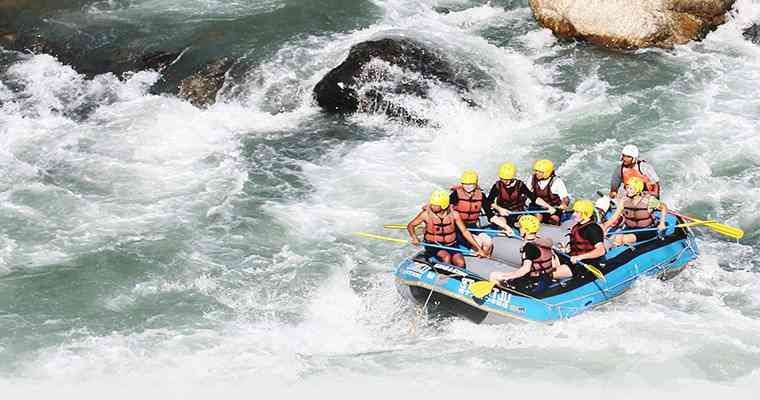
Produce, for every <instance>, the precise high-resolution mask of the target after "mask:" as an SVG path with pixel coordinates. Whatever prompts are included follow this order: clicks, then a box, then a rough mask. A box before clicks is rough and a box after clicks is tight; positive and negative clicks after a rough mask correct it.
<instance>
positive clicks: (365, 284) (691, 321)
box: [0, 0, 760, 398]
mask: <svg viewBox="0 0 760 400" xmlns="http://www.w3.org/2000/svg"><path fill="white" fill-rule="evenodd" d="M49 3H51V4H47V5H46V7H44V8H41V9H37V10H32V11H26V12H25V13H23V14H22V15H20V16H19V17H18V18H19V20H17V21H20V20H22V19H23V20H24V21H29V22H28V23H29V24H37V25H38V26H39V29H40V30H42V31H44V32H54V33H56V34H57V35H60V36H59V37H65V38H67V40H70V41H71V42H72V43H74V44H76V45H79V46H84V47H87V46H89V48H92V49H95V50H93V51H101V52H103V53H106V52H108V51H110V50H111V49H113V48H122V47H134V48H145V49H147V50H151V51H152V50H157V49H184V48H189V50H188V54H187V57H185V58H183V59H182V60H183V61H182V62H183V63H186V64H184V65H183V66H182V68H186V69H187V70H188V71H189V70H192V69H194V68H195V67H197V66H198V65H202V64H204V63H205V62H206V61H207V60H209V59H211V58H213V57H217V56H221V55H232V56H236V57H242V60H243V61H242V62H241V64H240V67H239V68H241V69H242V71H241V72H240V73H238V74H236V76H235V77H234V79H232V80H231V81H228V82H227V85H226V86H225V88H224V89H223V91H222V92H221V94H220V98H219V102H217V104H216V105H214V106H212V107H210V108H209V109H207V110H199V109H196V108H194V107H192V106H191V105H190V104H189V103H187V102H186V101H183V100H180V99H178V98H176V97H174V96H172V95H153V94H150V88H151V86H153V85H160V84H161V82H160V76H159V75H158V74H156V73H155V72H151V71H140V72H137V73H135V74H133V75H130V76H125V77H115V76H113V75H108V74H105V75H100V76H97V77H94V78H92V79H88V78H86V77H85V76H83V75H80V74H78V73H77V72H75V71H74V70H72V69H71V68H70V67H68V66H66V65H63V64H61V63H59V62H58V61H56V60H55V59H53V58H52V57H50V56H46V55H38V56H32V55H22V54H11V53H4V54H3V55H2V57H1V58H0V59H2V60H3V65H2V69H3V71H4V72H3V74H2V85H0V390H2V391H4V392H7V393H11V394H19V395H21V394H29V393H33V394H37V395H39V396H43V395H50V394H51V393H57V394H63V395H64V396H73V395H80V394H86V395H89V396H92V397H94V396H102V395H108V396H112V397H113V396H117V397H118V396H123V397H133V396H134V395H135V394H137V395H141V394H142V395H145V396H148V397H151V398H153V397H159V396H161V397H165V396H172V395H174V396H180V395H181V396H183V398H195V397H205V396H207V395H209V394H227V395H232V396H243V395H249V394H250V393H252V392H255V393H261V392H260V391H262V390H264V391H265V392H266V393H269V392H270V391H272V390H276V391H278V392H282V393H284V394H286V395H292V396H295V395H302V394H309V393H314V392H315V391H318V392H322V393H331V395H334V396H336V397H348V396H349V395H350V394H351V393H365V394H368V395H369V396H370V397H382V396H387V395H404V394H407V395H408V394H423V395H424V394H427V395H443V396H444V397H453V396H457V397H461V396H470V397H472V396H491V395H494V393H498V394H500V395H506V393H507V392H508V390H509V389H510V388H511V390H513V391H515V392H516V393H518V394H521V395H531V394H533V392H532V391H533V390H535V388H536V387H538V386H540V387H541V388H542V390H543V391H544V393H546V394H547V395H552V394H569V395H571V397H573V398H575V397H578V398H580V397H583V398H598V397H603V396H605V395H608V394H609V393H610V391H612V390H618V388H619V387H620V386H622V387H623V388H624V389H625V390H624V391H623V394H622V396H623V397H625V396H629V397H630V398H633V397H639V396H640V395H642V394H646V393H648V391H649V390H651V389H653V388H654V389H658V390H660V391H661V393H672V392H673V391H678V393H679V394H682V395H696V396H698V395H705V394H710V395H719V394H725V393H732V394H740V395H748V394H749V393H750V392H751V391H752V389H756V388H757V382H758V381H759V380H758V378H760V338H758V335H757V332H758V331H759V330H760V283H758V279H757V278H758V273H760V259H759V258H758V257H757V255H755V253H754V252H755V251H756V250H758V249H759V246H760V237H759V236H758V233H759V232H760V229H758V228H760V214H758V213H757V212H756V209H757V206H758V201H757V198H758V195H759V194H760V190H759V189H758V187H759V185H758V181H759V180H760V150H759V149H760V146H758V145H760V139H759V138H760V135H758V133H759V132H758V122H759V121H760V100H758V96H757V95H756V93H757V92H758V89H760V84H758V82H760V48H758V47H757V46H755V45H752V44H751V43H748V42H746V41H744V40H743V39H742V37H741V29H742V28H743V27H744V26H746V25H747V24H748V23H749V22H750V21H752V20H755V21H756V20H758V16H760V5H759V4H757V3H756V2H752V1H741V0H740V1H738V2H737V5H736V7H737V9H738V10H739V12H738V13H737V15H736V16H735V17H734V18H733V19H732V20H731V21H729V23H727V24H726V25H724V26H723V27H721V28H720V29H719V30H718V31H716V32H714V33H712V34H711V35H710V36H709V37H708V38H707V40H705V41H704V42H701V43H692V44H689V45H687V46H680V47H677V48H675V49H673V50H671V51H664V50H643V51H638V52H634V53H626V54H621V53H617V52H610V51H606V50H602V49H598V48H595V47H591V46H586V45H583V44H576V43H563V42H558V41H556V40H555V39H554V38H553V37H552V35H551V34H550V33H549V32H548V31H545V30H542V29H540V28H539V27H538V26H537V25H536V24H535V22H534V21H533V18H532V15H531V13H530V10H529V9H528V8H527V2H526V1H491V2H486V1H448V2H436V1H405V0H392V1H338V0H334V1H322V2H310V1H276V0H273V1H258V2H243V1H238V2H236V1H221V0H216V1H211V0H209V1H201V0H193V1H160V2H159V1H137V0H135V1H126V0H125V1H71V2H49ZM52 3H55V4H52ZM434 7H448V8H449V9H450V10H451V11H452V12H450V13H448V14H441V13H438V12H436V11H434ZM40 18H44V20H41V19H40ZM389 35H392V36H398V35H405V36H409V37H412V38H416V39H418V40H422V41H425V42H428V43H432V44H434V45H435V46H436V47H438V48H440V49H442V51H445V52H446V54H447V55H448V56H449V57H451V58H452V59H453V60H454V61H456V62H461V63H471V64H473V65H476V66H477V67H478V69H479V70H480V71H482V73H484V74H485V76H484V77H483V79H484V81H485V82H488V84H487V85H483V86H482V87H480V88H479V89H478V90H477V91H476V92H475V93H473V97H474V98H475V100H476V102H477V103H478V104H480V105H482V107H481V108H470V107H468V106H467V105H466V104H464V103H463V102H462V101H461V99H460V98H459V96H458V95H457V94H456V93H454V92H453V91H452V90H450V89H448V88H446V87H443V86H436V85H434V88H433V91H432V92H431V96H430V98H429V99H427V100H422V101H421V100H419V99H413V98H404V97H399V98H397V99H396V100H397V101H399V102H401V103H403V104H404V105H406V106H407V107H410V108H413V109H414V110H416V111H418V112H420V113H422V115H425V116H426V117H428V118H429V119H431V120H432V121H433V122H434V124H433V125H432V126H430V127H422V128H420V127H412V126H407V125H404V124H401V123H398V122H395V121H391V120H388V119H387V118H385V117H384V116H381V115H368V114H357V115H353V116H350V117H348V118H345V119H343V118H338V117H333V116H329V115H326V114H323V113H321V111H320V110H319V108H317V107H316V106H315V105H314V104H313V101H312V99H311V89H312V88H313V86H314V84H316V82H317V81H318V80H319V79H320V78H321V77H322V76H323V75H324V74H325V73H326V72H327V71H329V70H330V69H331V68H332V67H334V66H335V65H337V63H339V62H340V61H341V60H342V59H343V58H344V57H345V55H346V54H347V52H348V49H349V48H350V47H351V46H352V45H353V44H356V43H358V42H361V41H364V40H368V39H372V38H379V37H384V36H389ZM393 73H395V74H400V76H401V77H403V76H404V72H403V71H395V72H393ZM120 78H121V79H120ZM80 107H93V108H94V111H93V112H92V114H90V115H89V116H88V117H87V118H85V119H81V118H79V117H78V114H77V111H76V110H78V109H80ZM633 141H636V142H637V143H638V144H639V146H640V147H641V148H642V151H643V154H644V158H646V159H647V160H650V161H651V162H652V163H653V164H654V166H655V167H656V168H657V171H658V173H659V174H660V177H661V178H662V180H663V182H664V200H665V201H666V202H667V203H668V204H669V205H670V206H672V207H674V208H676V209H679V210H682V211H683V212H685V213H689V214H693V215H698V216H703V217H705V218H714V219H717V220H720V221H723V222H725V223H728V224H731V225H736V226H740V227H742V228H743V229H744V230H745V231H746V232H747V234H746V236H745V239H743V240H742V241H741V243H732V242H728V241H726V240H724V239H723V238H721V237H719V236H716V235H714V234H711V233H710V232H709V231H702V232H701V236H700V239H699V244H700V247H701V249H702V256H701V257H700V259H699V261H698V263H697V265H696V266H695V267H694V268H693V269H690V270H687V271H686V272H684V273H683V274H681V275H680V276H679V277H678V278H677V279H674V280H672V281H668V282H660V281H654V280H653V281H644V282H641V283H640V284H637V286H636V287H635V288H634V289H633V290H632V291H631V292H630V293H629V294H627V295H626V296H625V297H623V298H621V299H620V300H618V301H616V302H614V303H612V304H609V305H607V306H605V307H603V308H600V309H598V310H596V311H594V312H592V313H588V314H585V315H582V316H580V317H578V318H574V319H572V320H568V321H563V322H560V323H556V324H553V325H550V326H532V325H531V326H528V325H510V326H497V327H484V326H475V325H472V324H470V323H468V322H467V321H463V320H459V319H449V318H440V317H436V318H423V319H422V320H421V321H420V322H419V325H420V326H419V327H418V330H417V334H416V335H410V333H409V327H410V325H411V324H412V322H413V321H414V320H415V318H416V314H415V309H414V307H413V305H411V304H409V303H407V302H406V301H404V300H403V299H402V298H401V297H400V296H399V295H398V294H397V293H396V290H395V287H394V282H393V278H392V275H391V273H390V271H391V270H392V268H393V266H394V264H395V263H397V262H398V261H400V260H401V259H402V258H403V257H404V256H405V255H408V254H410V252H411V251H412V250H411V249H409V248H404V247H398V246H396V245H393V244H386V243H382V242H371V241H363V240H361V239H357V238H355V237H353V236H352V235H351V232H355V231H362V230H364V231H374V232H378V233H380V232H381V225H382V224H383V223H389V222H405V221H406V220H407V219H408V218H409V217H410V216H412V215H413V214H414V213H415V212H416V210H418V208H419V205H420V204H422V203H423V202H424V201H425V198H426V197H427V195H428V194H429V192H430V191H431V190H432V189H434V188H436V187H441V186H442V187H446V186H448V185H450V184H451V182H453V181H454V180H455V179H456V178H457V177H458V175H459V174H460V173H461V171H462V170H464V169H468V168H475V169H477V170H479V171H480V173H481V179H482V180H483V181H484V182H489V183H490V182H491V181H492V180H493V179H495V176H496V172H497V166H498V164H499V163H501V162H503V161H505V160H511V161H513V162H515V163H517V164H518V168H519V173H520V174H521V175H522V176H526V174H527V173H528V171H529V168H530V165H531V163H532V161H533V160H535V159H538V158H550V159H553V160H555V161H556V163H557V165H558V171H559V173H560V175H561V176H562V177H563V178H564V179H565V181H566V182H567V183H568V186H569V188H570V190H571V192H572V193H573V194H574V195H575V196H577V197H584V196H593V195H594V192H595V191H596V190H599V189H604V188H606V187H607V185H608V181H609V175H610V174H611V171H612V169H613V168H614V166H615V164H616V162H617V152H618V151H619V149H620V148H621V147H622V146H623V145H624V144H627V143H630V142H633ZM390 234H393V233H390ZM452 377H458V378H462V379H461V380H455V379H452ZM547 377H548V378H549V379H548V380H549V382H548V383H547V382H546V381H547V379H546V378H547ZM465 382H478V384H477V385H468V384H466V383H465ZM119 384H121V385H129V386H125V387H130V388H133V389H132V390H133V391H132V392H131V393H129V394H127V393H121V392H119V391H115V390H113V388H114V387H117V386H115V385H119ZM380 385H382V387H383V390H379V391H369V393H367V390H366V389H367V387H380ZM494 391H496V392H494Z"/></svg>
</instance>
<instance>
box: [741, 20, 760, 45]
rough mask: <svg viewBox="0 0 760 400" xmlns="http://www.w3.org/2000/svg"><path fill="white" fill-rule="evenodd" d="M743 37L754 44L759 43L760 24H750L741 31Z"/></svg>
mask: <svg viewBox="0 0 760 400" xmlns="http://www.w3.org/2000/svg"><path fill="white" fill-rule="evenodd" d="M742 34H743V35H744V38H745V39H747V40H749V41H750V42H752V43H754V44H760V24H752V26H750V27H749V28H747V29H745V30H744V32H742Z"/></svg>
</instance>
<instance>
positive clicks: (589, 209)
mask: <svg viewBox="0 0 760 400" xmlns="http://www.w3.org/2000/svg"><path fill="white" fill-rule="evenodd" d="M573 212H574V213H573V214H574V216H575V217H576V219H577V220H578V222H577V223H576V224H575V225H573V227H572V228H570V241H569V242H568V244H567V246H564V248H563V251H565V252H567V253H568V254H569V255H570V264H571V265H568V267H571V266H575V265H576V264H577V263H578V262H579V261H583V262H585V263H589V264H593V265H597V266H600V265H601V264H604V263H605V258H604V254H605V253H607V249H606V248H605V247H604V230H603V228H602V227H601V225H599V224H597V223H596V221H594V212H595V209H594V203H592V202H591V200H578V201H576V202H575V203H574V204H573ZM571 269H572V267H571Z"/></svg>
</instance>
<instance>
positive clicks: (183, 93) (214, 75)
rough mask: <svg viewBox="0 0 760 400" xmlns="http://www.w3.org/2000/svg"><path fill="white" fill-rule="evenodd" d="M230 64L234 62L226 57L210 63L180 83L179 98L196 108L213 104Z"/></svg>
mask: <svg viewBox="0 0 760 400" xmlns="http://www.w3.org/2000/svg"><path fill="white" fill-rule="evenodd" d="M232 64H234V61H233V60H232V59H231V58H228V57H225V58H221V59H218V60H214V61H212V62H211V63H209V64H208V65H207V66H206V67H205V68H203V69H202V70H200V71H197V72H196V73H194V74H192V75H191V76H189V77H187V78H185V79H183V80H182V82H180V84H179V96H180V97H183V98H185V99H187V100H189V101H190V102H191V103H193V105H195V106H197V107H205V106H208V105H211V104H213V103H214V101H215V100H216V93H217V92H218V91H219V89H221V88H222V85H224V78H225V76H226V74H227V71H229V69H230V68H231V67H232Z"/></svg>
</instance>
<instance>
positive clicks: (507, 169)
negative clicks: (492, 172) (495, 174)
mask: <svg viewBox="0 0 760 400" xmlns="http://www.w3.org/2000/svg"><path fill="white" fill-rule="evenodd" d="M515 172H516V170H515V165H514V164H512V163H508V162H505V163H504V164H501V165H500V166H499V178H501V179H513V178H514V177H515Z"/></svg>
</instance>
